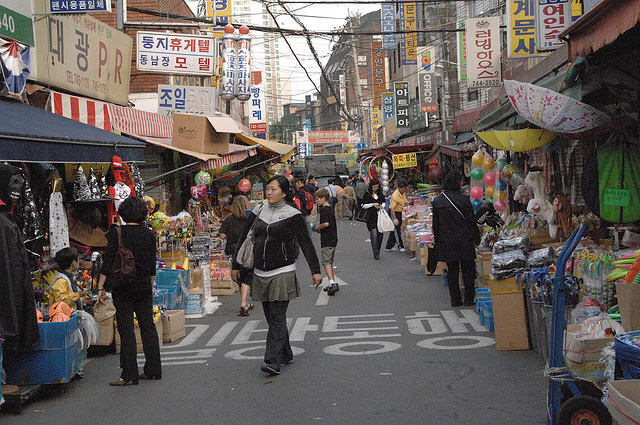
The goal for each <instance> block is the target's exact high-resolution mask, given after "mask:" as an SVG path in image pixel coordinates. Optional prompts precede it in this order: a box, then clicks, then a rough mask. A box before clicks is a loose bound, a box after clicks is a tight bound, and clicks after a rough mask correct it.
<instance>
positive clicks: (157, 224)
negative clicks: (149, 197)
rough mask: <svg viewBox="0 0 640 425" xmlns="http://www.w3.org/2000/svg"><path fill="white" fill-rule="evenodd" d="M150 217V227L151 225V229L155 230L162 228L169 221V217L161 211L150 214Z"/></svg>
mask: <svg viewBox="0 0 640 425" xmlns="http://www.w3.org/2000/svg"><path fill="white" fill-rule="evenodd" d="M150 218H151V227H153V230H155V231H156V232H159V231H161V230H162V229H164V228H165V226H166V225H167V223H168V222H169V217H167V215H166V214H165V213H163V212H161V211H158V212H155V213H153V214H151V217H150Z"/></svg>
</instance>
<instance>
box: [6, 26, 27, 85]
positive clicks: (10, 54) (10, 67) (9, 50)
mask: <svg viewBox="0 0 640 425" xmlns="http://www.w3.org/2000/svg"><path fill="white" fill-rule="evenodd" d="M5 16H6V15H5ZM30 64H31V54H30V48H29V46H27V45H26V44H21V43H18V42H17V41H14V40H6V39H0V65H1V67H0V71H1V72H2V75H3V76H4V85H6V89H7V91H8V92H9V93H15V94H21V93H22V92H23V91H24V87H25V85H26V83H27V78H28V77H29V74H30V73H31V72H30V71H29V67H30ZM4 89H5V88H4V87H0V90H4Z"/></svg>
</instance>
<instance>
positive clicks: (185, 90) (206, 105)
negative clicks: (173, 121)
mask: <svg viewBox="0 0 640 425" xmlns="http://www.w3.org/2000/svg"><path fill="white" fill-rule="evenodd" d="M217 92H218V90H217V89H216V88H215V87H197V86H170V85H166V84H159V85H158V113H159V114H162V115H167V116H170V117H172V116H173V115H175V114H176V113H178V114H193V115H213V114H214V113H215V112H216V104H217V101H218V97H217V95H218V93H217Z"/></svg>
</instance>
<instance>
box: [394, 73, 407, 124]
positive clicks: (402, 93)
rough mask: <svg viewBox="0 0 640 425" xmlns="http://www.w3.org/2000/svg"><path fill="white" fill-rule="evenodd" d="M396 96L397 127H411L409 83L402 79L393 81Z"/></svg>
mask: <svg viewBox="0 0 640 425" xmlns="http://www.w3.org/2000/svg"><path fill="white" fill-rule="evenodd" d="M393 88H394V90H393V92H394V94H395V98H396V105H395V106H396V127H398V128H407V127H409V83H408V82H407V81H401V82H398V83H393Z"/></svg>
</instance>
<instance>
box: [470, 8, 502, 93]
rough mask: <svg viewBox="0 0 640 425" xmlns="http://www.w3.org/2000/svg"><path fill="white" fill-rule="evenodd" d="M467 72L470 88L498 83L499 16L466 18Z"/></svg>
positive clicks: (492, 85) (493, 85)
mask: <svg viewBox="0 0 640 425" xmlns="http://www.w3.org/2000/svg"><path fill="white" fill-rule="evenodd" d="M467 41H468V44H467V55H468V56H467V73H468V79H469V80H468V82H467V84H468V86H469V87H470V88H483V87H496V86H499V85H500V81H501V76H500V18H499V17H497V16H496V17H489V18H469V19H467Z"/></svg>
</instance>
